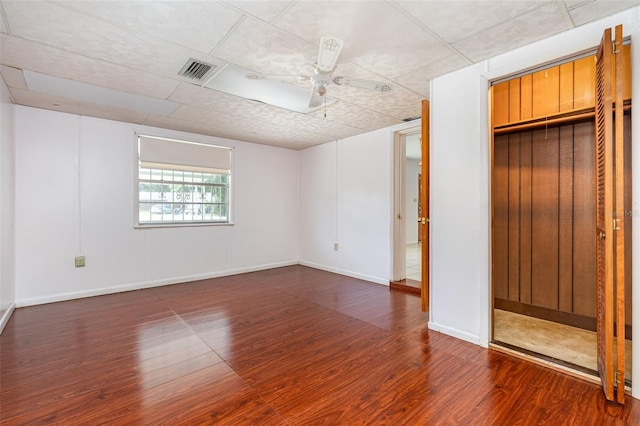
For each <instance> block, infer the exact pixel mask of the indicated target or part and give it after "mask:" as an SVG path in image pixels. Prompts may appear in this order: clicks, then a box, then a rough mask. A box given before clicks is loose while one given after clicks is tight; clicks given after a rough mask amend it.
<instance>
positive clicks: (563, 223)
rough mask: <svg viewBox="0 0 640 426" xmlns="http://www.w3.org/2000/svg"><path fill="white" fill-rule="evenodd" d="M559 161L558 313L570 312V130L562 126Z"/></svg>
mask: <svg viewBox="0 0 640 426" xmlns="http://www.w3.org/2000/svg"><path fill="white" fill-rule="evenodd" d="M558 130H559V135H560V140H559V143H560V147H559V149H560V161H559V164H558V165H559V173H558V179H559V185H560V193H559V203H558V209H559V226H558V238H559V241H558V247H559V249H558V256H559V259H558V265H559V270H558V309H560V310H561V311H564V312H572V310H573V285H574V282H573V186H574V183H573V126H562V127H560V128H559V129H558Z"/></svg>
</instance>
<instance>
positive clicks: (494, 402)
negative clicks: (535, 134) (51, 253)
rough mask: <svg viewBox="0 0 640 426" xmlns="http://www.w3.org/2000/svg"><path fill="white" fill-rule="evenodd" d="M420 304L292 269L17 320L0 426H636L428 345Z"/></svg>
mask: <svg viewBox="0 0 640 426" xmlns="http://www.w3.org/2000/svg"><path fill="white" fill-rule="evenodd" d="M426 322H427V317H426V315H425V314H423V313H421V312H420V298H419V297H417V296H415V295H412V294H407V293H402V292H396V291H393V290H389V288H387V287H385V286H381V285H377V284H371V283H367V282H363V281H359V280H356V279H353V278H348V277H344V276H340V275H335V274H331V273H328V272H323V271H318V270H314V269H310V268H306V267H302V266H292V267H286V268H280V269H273V270H269V271H262V272H255V273H250V274H244V275H238V276H233V277H226V278H219V279H212V280H206V281H199V282H194V283H187V284H178V285H172V286H166V287H159V288H154V289H147V290H140V291H134V292H128V293H120V294H113V295H108V296H101V297H93V298H88V299H81V300H75V301H69V302H61V303H54V304H49V305H41V306H34V307H29V308H22V309H17V310H16V311H15V312H14V314H13V316H12V318H11V319H10V321H9V323H8V324H7V326H6V328H5V331H4V333H3V334H2V335H1V336H0V357H1V358H0V423H2V425H37V424H64V425H75V424H88V425H98V424H149V425H157V424H230V425H244V424H250V425H272V424H273V425H287V424H289V425H303V424H304V425H307V424H328V425H342V424H344V425H357V424H385V425H404V424H410V425H424V424H429V425H431V424H468V425H477V424H491V425H513V424H522V425H533V424H541V423H548V424H553V425H559V424H570V425H573V424H575V425H602V424H640V401H636V400H634V399H632V398H631V397H630V396H627V404H626V405H625V406H624V408H621V407H611V406H608V405H607V404H606V403H605V401H604V398H603V396H602V392H601V391H600V389H599V387H598V386H596V385H593V384H591V383H588V382H586V381H582V380H579V379H575V378H572V377H570V376H567V375H564V374H562V373H558V372H555V371H552V370H550V369H546V368H543V367H540V366H537V365H534V364H532V363H529V362H526V361H522V360H520V359H517V358H513V357H511V356H509V355H506V354H502V353H500V352H496V351H493V350H486V349H483V348H480V347H477V346H475V345H472V344H468V343H465V342H462V341H460V340H456V339H454V338H451V337H448V336H445V335H442V334H439V333H436V332H433V331H429V330H428V329H427V327H426Z"/></svg>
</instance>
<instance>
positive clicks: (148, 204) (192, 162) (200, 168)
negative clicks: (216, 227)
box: [137, 135, 231, 226]
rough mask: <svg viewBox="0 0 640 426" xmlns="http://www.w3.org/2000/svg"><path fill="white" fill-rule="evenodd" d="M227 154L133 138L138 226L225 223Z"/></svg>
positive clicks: (173, 142)
mask: <svg viewBox="0 0 640 426" xmlns="http://www.w3.org/2000/svg"><path fill="white" fill-rule="evenodd" d="M230 181H231V148H228V147H221V146H214V145H206V144H199V143H193V142H185V141H177V140H172V139H163V138H157V137H152V136H142V135H140V136H138V200H137V219H138V225H139V226H156V225H167V224H170V225H187V224H203V223H230V202H229V201H230Z"/></svg>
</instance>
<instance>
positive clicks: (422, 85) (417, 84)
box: [394, 54, 471, 98]
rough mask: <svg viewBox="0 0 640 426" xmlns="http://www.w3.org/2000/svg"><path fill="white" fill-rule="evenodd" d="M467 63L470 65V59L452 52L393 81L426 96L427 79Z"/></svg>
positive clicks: (427, 93)
mask: <svg viewBox="0 0 640 426" xmlns="http://www.w3.org/2000/svg"><path fill="white" fill-rule="evenodd" d="M467 65H471V61H469V60H468V59H466V58H464V57H463V56H461V55H458V54H453V55H450V56H447V57H446V58H444V59H441V60H439V61H437V62H434V63H431V64H428V65H425V66H423V67H421V68H418V69H416V70H413V71H411V72H410V73H408V74H405V75H401V76H399V77H396V78H395V79H394V82H395V83H397V84H399V85H401V86H404V87H406V88H408V89H410V90H412V91H414V92H416V93H419V94H420V95H423V96H425V97H427V98H428V97H429V80H431V79H432V78H434V77H436V76H439V75H443V74H447V73H449V72H452V71H455V70H458V69H460V68H464V67H465V66H467Z"/></svg>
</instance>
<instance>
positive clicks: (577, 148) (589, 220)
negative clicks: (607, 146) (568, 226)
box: [573, 122, 596, 317]
mask: <svg viewBox="0 0 640 426" xmlns="http://www.w3.org/2000/svg"><path fill="white" fill-rule="evenodd" d="M574 140H575V142H574V156H573V163H574V171H573V173H574V182H575V183H574V192H573V197H574V213H573V229H574V233H573V247H574V253H573V281H574V292H573V312H574V313H576V314H580V315H585V316H589V317H595V316H596V297H595V294H596V263H595V260H594V259H595V256H596V239H595V223H596V208H595V199H596V193H595V186H594V185H595V184H594V182H595V151H594V150H595V148H594V146H595V145H594V144H595V125H594V123H593V122H586V123H580V124H576V125H575V126H574Z"/></svg>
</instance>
